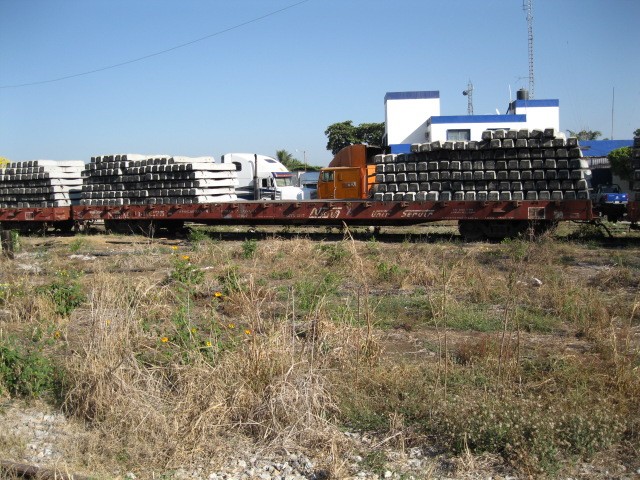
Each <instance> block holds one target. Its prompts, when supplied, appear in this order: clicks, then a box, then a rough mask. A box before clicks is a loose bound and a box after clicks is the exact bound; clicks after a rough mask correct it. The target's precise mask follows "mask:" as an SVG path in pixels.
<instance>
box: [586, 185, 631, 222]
mask: <svg viewBox="0 0 640 480" xmlns="http://www.w3.org/2000/svg"><path fill="white" fill-rule="evenodd" d="M591 201H592V202H593V204H594V205H597V206H598V210H599V212H600V214H601V215H603V216H606V217H607V220H609V221H610V222H617V221H618V220H621V219H622V217H623V216H624V214H625V212H626V209H627V203H628V202H629V195H628V194H626V193H624V192H622V191H621V189H620V186H619V185H616V184H614V185H598V186H597V187H596V189H595V190H594V191H593V193H592V194H591Z"/></svg>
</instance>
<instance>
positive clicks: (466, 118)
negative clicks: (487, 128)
mask: <svg viewBox="0 0 640 480" xmlns="http://www.w3.org/2000/svg"><path fill="white" fill-rule="evenodd" d="M526 121H527V116H526V115H512V114H509V115H441V116H437V117H431V123H432V124H438V123H505V122H526Z"/></svg>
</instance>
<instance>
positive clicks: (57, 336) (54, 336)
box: [53, 330, 61, 338]
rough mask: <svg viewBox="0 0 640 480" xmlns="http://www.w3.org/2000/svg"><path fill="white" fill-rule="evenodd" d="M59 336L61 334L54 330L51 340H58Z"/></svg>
mask: <svg viewBox="0 0 640 480" xmlns="http://www.w3.org/2000/svg"><path fill="white" fill-rule="evenodd" d="M60 335H61V333H60V331H59V330H56V331H55V332H53V338H60Z"/></svg>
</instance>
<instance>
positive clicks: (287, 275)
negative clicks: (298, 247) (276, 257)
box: [269, 268, 293, 280]
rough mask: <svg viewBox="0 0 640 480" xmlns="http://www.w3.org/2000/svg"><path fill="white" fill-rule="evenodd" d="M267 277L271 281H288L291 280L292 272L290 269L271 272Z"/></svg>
mask: <svg viewBox="0 0 640 480" xmlns="http://www.w3.org/2000/svg"><path fill="white" fill-rule="evenodd" d="M269 277H270V278H272V279H273V280H289V279H291V278H293V270H292V269H291V268H287V269H286V270H282V271H279V272H278V271H273V272H270V273H269Z"/></svg>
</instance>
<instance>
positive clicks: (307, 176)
mask: <svg viewBox="0 0 640 480" xmlns="http://www.w3.org/2000/svg"><path fill="white" fill-rule="evenodd" d="M319 176H320V172H304V173H302V174H300V176H299V177H298V184H299V186H300V188H302V193H303V198H304V199H305V200H315V199H316V198H318V177H319Z"/></svg>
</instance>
